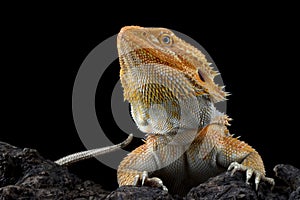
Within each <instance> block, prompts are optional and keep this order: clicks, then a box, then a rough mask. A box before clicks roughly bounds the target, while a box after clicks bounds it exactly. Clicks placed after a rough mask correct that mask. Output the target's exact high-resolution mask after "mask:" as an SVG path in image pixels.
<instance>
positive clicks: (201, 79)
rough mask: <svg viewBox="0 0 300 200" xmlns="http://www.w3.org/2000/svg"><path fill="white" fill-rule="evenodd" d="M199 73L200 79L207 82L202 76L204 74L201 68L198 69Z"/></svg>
mask: <svg viewBox="0 0 300 200" xmlns="http://www.w3.org/2000/svg"><path fill="white" fill-rule="evenodd" d="M198 75H199V78H200V80H201V81H202V82H205V80H204V78H203V76H202V74H201V70H200V69H198Z"/></svg>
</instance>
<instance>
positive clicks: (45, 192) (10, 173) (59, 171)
mask: <svg viewBox="0 0 300 200" xmlns="http://www.w3.org/2000/svg"><path fill="white" fill-rule="evenodd" d="M274 170H275V172H276V177H275V182H276V186H275V187H274V189H273V191H271V189H270V185H268V184H267V183H264V182H262V183H261V184H260V186H259V189H258V191H255V190H254V187H253V185H247V184H245V175H244V173H240V172H237V173H236V175H235V176H230V173H228V172H226V173H223V174H220V175H219V176H216V177H213V178H211V179H209V180H208V181H206V182H205V183H202V184H200V185H199V186H197V187H194V188H192V189H191V191H190V192H189V193H188V194H187V196H186V197H179V196H176V195H171V194H169V193H168V192H166V191H162V190H161V189H159V188H150V187H133V186H124V187H120V188H117V189H116V190H115V191H112V192H109V191H105V190H103V189H102V187H101V186H100V185H98V184H96V183H93V182H92V181H83V180H81V179H79V178H78V177H77V176H76V175H74V174H71V173H69V172H68V170H67V168H65V167H61V166H58V165H56V164H55V163H54V162H52V161H49V160H46V159H44V158H43V157H42V156H40V155H39V153H38V152H37V151H36V150H33V149H26V148H25V149H20V148H17V147H14V146H11V145H9V144H6V143H3V142H0V199H1V200H10V199H77V200H83V199H95V200H96V199H254V200H255V199H288V200H292V199H300V170H299V169H297V168H295V167H293V166H290V165H282V164H281V165H276V167H275V168H274ZM252 182H253V181H252Z"/></svg>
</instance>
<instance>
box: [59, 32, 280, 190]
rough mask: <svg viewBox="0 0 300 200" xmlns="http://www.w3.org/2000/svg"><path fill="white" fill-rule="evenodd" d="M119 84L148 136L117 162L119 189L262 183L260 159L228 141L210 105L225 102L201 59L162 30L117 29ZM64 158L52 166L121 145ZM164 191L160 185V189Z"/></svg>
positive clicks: (221, 118) (223, 118)
mask: <svg viewBox="0 0 300 200" xmlns="http://www.w3.org/2000/svg"><path fill="white" fill-rule="evenodd" d="M117 48H118V53H119V59H120V65H121V70H120V79H121V83H122V86H123V88H124V99H125V100H128V101H129V103H130V105H131V114H132V117H133V119H134V121H135V123H136V124H137V126H138V128H139V129H140V130H141V131H143V132H145V133H146V134H147V138H146V140H145V144H143V145H141V146H140V147H138V148H136V149H135V150H134V151H132V152H131V153H129V154H128V156H127V157H125V158H124V159H123V161H122V162H121V163H120V165H119V167H118V183H119V185H120V186H122V185H152V186H159V187H163V188H164V189H166V186H167V188H168V189H169V190H170V192H171V193H176V194H180V195H184V194H186V193H187V192H188V191H189V190H190V189H191V188H192V187H193V186H197V185H198V184H199V183H201V182H204V181H205V180H207V179H208V178H209V177H213V176H216V175H217V174H219V173H221V172H223V171H225V170H226V169H228V170H232V174H233V173H234V172H235V171H236V170H243V171H246V182H247V183H248V181H249V179H250V178H251V177H252V175H254V177H255V186H256V189H257V187H258V184H259V182H260V180H265V181H267V182H269V183H270V184H272V185H274V180H273V179H271V178H267V177H265V169H264V164H263V161H262V159H261V157H260V155H259V154H258V153H257V151H255V150H254V149H253V148H252V147H251V146H249V145H248V144H246V143H245V142H242V141H240V140H238V139H237V138H234V137H233V136H232V135H231V134H230V133H229V130H228V129H227V126H228V125H229V123H228V121H229V120H230V118H228V117H227V115H225V114H223V113H221V112H219V111H217V110H216V108H215V107H214V103H216V102H220V101H224V100H226V96H227V93H226V92H224V91H223V87H221V86H218V85H217V84H215V82H214V80H213V79H214V77H215V76H216V75H218V72H217V71H214V70H213V69H212V67H210V66H209V65H210V64H209V63H208V62H207V60H206V58H205V55H204V54H202V53H201V52H200V51H199V50H198V49H196V48H195V47H193V46H192V45H190V44H188V43H186V42H185V41H183V40H181V39H180V38H178V37H177V36H175V35H174V33H173V32H172V31H170V30H168V29H165V28H142V27H138V26H126V27H123V28H122V29H121V31H120V33H119V34H118V41H117ZM131 139H132V135H131V136H129V138H128V139H127V140H126V141H124V142H122V143H120V144H118V145H115V146H113V147H107V148H103V149H102V148H101V149H96V150H88V151H85V152H81V153H79V154H73V155H70V156H66V157H64V158H62V159H60V160H58V161H56V163H58V164H60V165H66V164H68V163H71V162H74V161H76V160H81V159H86V158H89V157H91V156H95V155H98V154H103V153H105V152H110V151H113V150H116V149H118V148H120V147H123V146H125V145H127V144H128V143H129V142H130V140H131ZM165 185H166V186H165Z"/></svg>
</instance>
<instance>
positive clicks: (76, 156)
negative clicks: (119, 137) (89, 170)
mask: <svg viewBox="0 0 300 200" xmlns="http://www.w3.org/2000/svg"><path fill="white" fill-rule="evenodd" d="M132 138H133V135H132V134H130V135H129V136H128V138H127V139H126V140H124V141H123V142H121V143H119V144H116V145H113V146H108V147H101V148H97V149H91V150H87V151H81V152H77V153H73V154H71V155H68V156H65V157H63V158H61V159H58V160H56V161H55V163H56V164H58V165H69V164H72V163H75V162H78V161H81V160H86V159H89V158H91V157H95V156H99V155H102V154H106V153H109V152H113V151H116V150H118V149H120V148H123V147H125V146H127V145H128V144H129V143H130V142H131V140H132Z"/></svg>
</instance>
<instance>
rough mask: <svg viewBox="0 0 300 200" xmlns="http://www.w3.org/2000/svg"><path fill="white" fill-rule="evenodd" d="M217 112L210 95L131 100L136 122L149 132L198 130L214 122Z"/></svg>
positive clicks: (141, 128) (139, 126)
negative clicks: (158, 99)
mask: <svg viewBox="0 0 300 200" xmlns="http://www.w3.org/2000/svg"><path fill="white" fill-rule="evenodd" d="M214 113H215V107H214V105H213V103H212V102H211V101H210V99H209V98H207V97H206V96H198V97H189V98H180V97H178V98H172V99H164V100H163V101H160V102H157V101H156V102H155V103H154V102H151V101H150V102H147V103H146V102H145V101H141V100H139V101H136V102H133V103H131V114H132V117H133V119H134V121H135V123H136V124H137V126H138V128H139V129H140V130H141V131H142V132H144V133H147V134H168V133H174V132H177V133H183V132H189V131H192V132H193V131H194V132H198V131H199V130H200V129H202V128H203V127H205V126H206V125H207V124H209V123H211V120H212V115H213V114H214Z"/></svg>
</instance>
